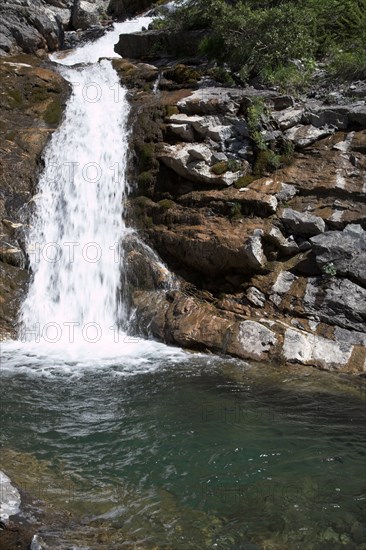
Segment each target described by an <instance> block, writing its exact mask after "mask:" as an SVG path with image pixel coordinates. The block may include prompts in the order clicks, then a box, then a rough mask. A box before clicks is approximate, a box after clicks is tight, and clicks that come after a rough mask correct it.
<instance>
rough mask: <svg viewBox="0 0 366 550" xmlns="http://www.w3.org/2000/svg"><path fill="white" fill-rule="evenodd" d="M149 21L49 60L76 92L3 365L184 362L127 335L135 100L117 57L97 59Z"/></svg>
mask: <svg viewBox="0 0 366 550" xmlns="http://www.w3.org/2000/svg"><path fill="white" fill-rule="evenodd" d="M150 22H151V18H149V17H140V18H136V19H135V20H131V21H126V22H125V23H120V24H116V25H115V30H114V31H112V32H109V33H107V34H106V35H105V36H104V37H102V38H101V39H100V40H98V41H96V42H94V43H92V44H88V45H85V46H83V47H81V48H78V49H76V50H75V51H72V52H70V53H69V54H68V55H66V56H65V54H54V55H53V56H52V59H53V61H55V62H57V63H58V64H60V65H61V67H60V71H61V73H62V75H63V76H64V78H65V79H66V80H68V81H69V82H70V84H71V86H72V95H71V97H70V99H69V101H68V104H67V107H66V112H65V116H64V121H63V123H62V125H61V127H60V128H59V129H58V130H57V131H56V132H55V133H54V134H53V136H52V139H51V141H50V143H49V145H48V147H47V149H46V152H45V169H44V172H43V174H42V175H41V178H40V181H39V185H38V194H37V196H36V197H35V199H34V201H35V214H34V217H33V220H32V226H31V228H30V231H29V235H28V243H27V247H28V252H29V258H30V264H31V269H32V273H33V278H32V282H31V285H30V287H29V291H28V294H27V297H26V299H25V301H24V304H23V306H22V310H21V319H20V321H21V330H20V338H19V341H17V342H8V343H7V344H5V345H4V358H5V359H6V361H5V363H6V364H4V365H3V370H4V369H5V370H6V369H7V368H8V369H12V368H14V367H15V366H17V365H18V367H19V364H21V365H22V366H23V367H22V368H24V369H25V370H29V369H30V370H33V369H34V368H38V369H39V370H40V371H44V372H48V371H49V369H51V370H52V369H53V368H54V367H60V366H63V367H64V368H66V369H67V368H68V367H67V365H68V364H69V365H70V366H71V367H73V366H75V365H77V366H90V365H91V364H94V365H95V363H96V362H98V363H99V365H100V366H108V365H112V364H117V363H118V361H122V362H123V363H124V365H125V366H126V365H129V366H131V365H133V367H134V368H136V369H137V370H140V367H141V368H142V369H143V370H144V369H147V370H151V369H152V368H155V367H154V366H153V362H154V360H156V359H158V358H159V359H161V358H162V357H164V356H165V357H168V356H169V357H170V358H171V360H173V361H174V360H175V359H178V358H179V359H182V356H183V352H182V351H181V350H173V349H172V348H169V347H167V346H164V345H162V344H158V343H156V342H151V341H145V340H141V339H140V340H137V339H134V338H130V337H128V336H127V335H126V333H125V332H124V330H125V329H126V325H127V324H128V319H127V316H126V312H125V310H124V304H123V303H122V299H121V296H122V295H123V292H122V288H121V285H122V281H123V276H122V275H123V263H124V259H123V254H122V248H121V244H122V242H123V240H124V238H125V237H126V236H127V235H128V234H129V233H130V232H131V229H128V228H126V226H125V224H124V221H123V201H124V197H125V194H126V192H127V188H128V184H127V181H126V162H127V152H128V139H127V137H128V128H127V121H128V114H129V104H128V101H127V99H126V89H124V88H123V87H121V85H120V81H119V77H118V75H117V73H116V71H115V70H114V69H113V67H112V64H111V61H110V60H108V59H102V60H100V61H99V62H98V60H99V59H100V58H104V57H118V56H116V54H115V53H114V45H115V43H116V42H118V39H119V34H121V33H128V32H135V31H138V30H141V28H142V27H143V26H148V25H149V23H150ZM81 63H82V64H83V65H80V64H81ZM168 275H169V273H168ZM169 283H170V279H169V277H167V284H168V285H169ZM124 370H125V372H128V371H129V368H125V369H124Z"/></svg>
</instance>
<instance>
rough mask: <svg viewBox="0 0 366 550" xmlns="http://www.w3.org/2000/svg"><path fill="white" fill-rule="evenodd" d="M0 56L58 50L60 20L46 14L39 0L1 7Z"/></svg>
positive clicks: (62, 34) (60, 43)
mask: <svg viewBox="0 0 366 550" xmlns="http://www.w3.org/2000/svg"><path fill="white" fill-rule="evenodd" d="M0 19H1V27H0V53H10V54H15V53H18V52H25V53H36V52H37V51H38V50H49V51H53V50H57V49H59V48H60V47H61V46H62V44H63V40H64V32H63V28H62V24H61V21H60V19H59V18H58V17H55V16H54V15H52V14H51V13H47V10H45V9H44V5H43V4H42V3H41V2H40V1H38V2H34V3H33V4H27V3H26V4H25V5H18V4H16V3H15V2H14V3H10V2H9V3H7V4H5V5H2V6H0Z"/></svg>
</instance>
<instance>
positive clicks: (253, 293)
mask: <svg viewBox="0 0 366 550" xmlns="http://www.w3.org/2000/svg"><path fill="white" fill-rule="evenodd" d="M246 297H247V300H249V302H250V303H251V304H253V305H254V306H257V307H264V304H265V302H266V296H265V295H264V294H263V292H261V291H260V290H258V288H256V287H255V286H251V287H249V288H248V289H247V291H246Z"/></svg>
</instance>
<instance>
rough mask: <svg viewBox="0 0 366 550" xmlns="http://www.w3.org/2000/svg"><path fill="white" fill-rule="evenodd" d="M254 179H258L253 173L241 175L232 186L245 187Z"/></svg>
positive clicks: (236, 187)
mask: <svg viewBox="0 0 366 550" xmlns="http://www.w3.org/2000/svg"><path fill="white" fill-rule="evenodd" d="M256 179H258V177H257V176H254V175H253V174H246V175H245V176H242V177H241V178H238V179H237V180H236V182H235V183H234V187H235V189H241V188H242V187H247V186H248V185H250V184H251V183H252V182H253V181H255V180H256Z"/></svg>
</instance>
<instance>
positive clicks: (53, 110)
mask: <svg viewBox="0 0 366 550" xmlns="http://www.w3.org/2000/svg"><path fill="white" fill-rule="evenodd" d="M61 117H62V106H61V102H60V100H59V99H54V100H53V101H51V103H50V104H49V105H48V107H47V109H46V111H45V113H44V115H43V120H44V121H45V123H46V124H50V125H51V126H55V125H58V124H59V123H60V121H61Z"/></svg>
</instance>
